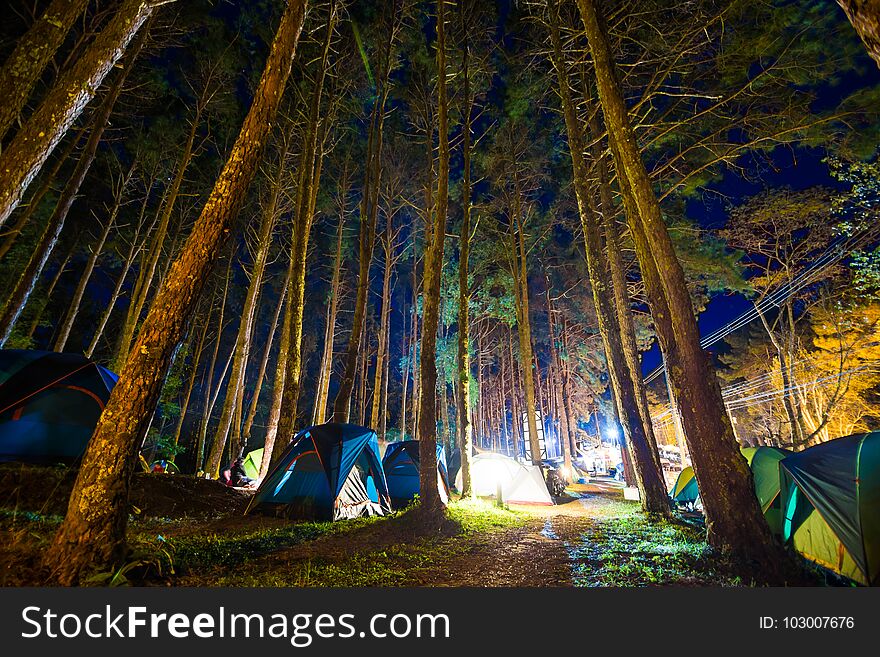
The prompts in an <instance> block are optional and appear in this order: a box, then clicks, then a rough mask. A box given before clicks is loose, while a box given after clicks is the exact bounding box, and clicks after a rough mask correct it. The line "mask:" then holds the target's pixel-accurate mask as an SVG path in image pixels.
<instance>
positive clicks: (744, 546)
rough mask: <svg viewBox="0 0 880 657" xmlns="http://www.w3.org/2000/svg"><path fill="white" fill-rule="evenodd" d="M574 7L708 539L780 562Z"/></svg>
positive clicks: (607, 65)
mask: <svg viewBox="0 0 880 657" xmlns="http://www.w3.org/2000/svg"><path fill="white" fill-rule="evenodd" d="M578 6H579V9H580V13H581V18H582V19H583V23H584V28H585V31H586V34H587V39H588V41H589V44H590V52H591V54H592V57H593V66H594V71H595V74H596V80H597V87H598V91H599V99H600V101H601V104H602V111H603V115H604V117H605V124H606V126H607V129H608V135H609V141H610V145H611V151H612V155H613V157H614V162H615V167H616V169H617V174H618V176H617V177H618V182H619V183H620V185H621V192H622V193H623V196H624V199H625V206H624V207H625V209H626V212H627V220H628V222H629V225H630V230H631V231H632V234H633V239H634V241H635V245H636V254H637V256H638V259H639V265H640V268H641V271H642V277H643V279H644V281H645V287H646V290H647V292H648V297H649V302H650V305H651V311H652V316H653V317H654V321H655V326H656V328H657V334H658V337H659V338H660V343H661V348H662V349H663V352H664V354H665V355H666V359H667V372H668V373H669V376H670V380H671V382H672V386H673V388H674V390H675V393H676V398H677V400H678V402H679V406H680V410H681V413H682V421H683V422H684V425H685V431H686V434H687V435H686V438H687V441H688V448H689V449H690V453H691V458H692V459H693V466H694V473H695V474H696V477H697V482H698V485H699V486H700V497H701V499H702V500H703V508H704V510H705V513H706V521H707V522H706V527H707V533H708V540H709V542H710V543H711V544H712V545H714V546H716V547H719V548H721V549H726V550H731V551H733V552H736V553H738V554H739V555H740V556H742V557H746V558H752V559H754V560H756V561H758V562H761V563H768V564H774V563H777V561H776V559H777V557H778V550H777V548H776V546H775V544H774V541H773V537H772V535H771V534H770V529H769V527H768V526H767V522H766V520H765V519H764V517H763V514H762V513H761V508H760V506H759V505H758V501H757V498H756V497H755V491H754V487H753V480H752V473H751V470H750V469H749V467H748V464H747V463H746V461H745V459H744V458H743V457H742V455H741V454H740V452H739V449H738V447H737V443H736V439H735V438H734V435H733V428H732V427H731V425H730V418H729V417H728V415H727V413H726V411H725V408H724V402H723V399H722V397H721V389H720V387H719V385H718V381H717V379H716V378H715V375H714V372H713V371H712V369H711V368H712V365H711V362H710V361H709V359H708V357H707V355H706V354H705V353H704V352H703V350H702V348H701V347H700V333H699V329H698V327H697V322H696V318H695V317H694V309H693V305H692V303H691V298H690V294H689V292H688V288H687V284H686V281H685V278H684V272H683V271H682V268H681V263H680V262H679V261H678V258H677V257H676V255H675V250H674V248H673V246H672V240H671V239H670V237H669V232H668V230H667V228H666V226H665V224H664V223H663V217H662V214H661V212H660V204H659V202H658V201H657V197H656V195H655V194H654V190H653V188H652V186H651V180H650V178H649V176H648V172H647V170H646V169H645V165H644V162H643V161H642V159H641V154H640V152H639V148H638V144H637V143H636V138H635V134H634V133H633V129H632V125H631V124H630V121H629V115H628V113H627V108H626V104H625V103H624V100H623V95H622V93H621V91H620V87H619V84H618V82H617V78H616V72H615V68H614V61H613V58H612V55H611V46H610V44H609V41H608V36H607V34H606V32H605V30H604V27H603V26H602V24H601V19H600V15H599V14H598V12H597V10H596V7H595V3H594V1H593V0H578ZM627 199H628V200H627ZM627 203H628V205H627Z"/></svg>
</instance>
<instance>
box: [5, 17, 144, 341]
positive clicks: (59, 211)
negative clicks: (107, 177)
mask: <svg viewBox="0 0 880 657" xmlns="http://www.w3.org/2000/svg"><path fill="white" fill-rule="evenodd" d="M146 35H147V31H146V30H145V31H143V32H141V35H140V37H138V39H137V40H136V42H135V45H134V47H133V49H132V52H131V53H130V57H129V61H128V62H127V64H126V65H125V66H124V67H123V69H122V71H121V72H120V73H119V75H117V76H116V80H115V81H114V82H113V84H112V85H111V86H110V89H109V90H108V91H107V96H106V97H105V98H104V100H103V102H102V103H101V105H100V107H99V108H98V109H97V110H96V112H97V113H96V115H95V118H94V120H93V122H92V132H91V134H90V135H89V139H88V141H87V142H86V145H85V147H84V149H83V152H82V154H81V155H80V158H79V161H77V163H76V167H75V168H74V170H73V173H72V174H71V175H70V179H69V180H68V181H67V184H66V185H65V186H64V190H63V191H62V192H61V196H60V197H59V199H58V202H57V203H56V205H55V210H54V211H53V212H52V216H51V217H50V218H49V223H48V224H47V225H46V228H45V230H44V231H43V234H42V236H41V237H40V241H39V242H38V243H37V248H36V249H35V250H34V253H33V254H32V255H31V258H30V260H29V261H28V264H27V266H26V267H25V269H24V271H23V272H22V274H21V276H20V277H19V279H18V282H17V283H16V285H15V288H14V289H13V291H12V293H11V294H10V295H9V298H8V299H7V301H6V306H5V307H4V309H3V314H2V316H0V346H2V345H3V344H5V343H6V341H7V340H8V339H9V336H10V335H11V333H12V329H13V328H14V327H15V322H16V321H17V320H18V317H19V315H20V314H21V311H22V310H24V307H25V305H26V304H27V302H28V299H29V298H30V295H31V292H33V289H34V286H35V285H36V284H37V281H38V280H39V278H40V274H42V272H43V267H45V265H46V262H47V261H48V259H49V256H50V255H52V251H53V250H54V249H55V245H56V244H57V243H58V238H59V237H60V236H61V230H62V229H63V228H64V222H65V221H66V219H67V215H68V213H69V212H70V208H71V207H72V206H73V203H74V201H75V200H76V198H77V194H79V190H80V187H82V184H83V181H84V180H85V178H86V174H87V173H88V172H89V169H90V168H91V166H92V162H94V161H95V155H96V154H97V152H98V145H99V144H100V143H101V139H102V138H103V136H104V131H105V130H106V128H107V126H108V125H109V122H110V115H111V113H112V112H113V107H114V106H115V105H116V100H117V99H118V98H119V94H120V93H121V92H122V85H123V83H124V82H125V78H126V77H127V75H128V73H129V72H130V71H131V69H132V68H133V67H134V62H135V60H136V59H137V55H138V54H139V52H140V49H141V47H142V46H143V44H144V41H145V40H146ZM62 136H63V135H62ZM16 139H18V137H16ZM58 139H59V140H60V139H61V136H59V137H58ZM10 148H11V147H10ZM8 153H9V150H7V151H6V152H5V153H4V154H3V156H2V157H3V158H5V157H6V155H8ZM47 157H48V154H47ZM44 159H45V158H44ZM4 162H5V159H0V171H2V170H3V163H4ZM34 174H36V172H34ZM2 178H3V174H2V173H0V180H2ZM0 185H2V183H0ZM22 191H23V190H22ZM2 194H3V191H2V187H0V197H2ZM0 204H2V200H0ZM0 223H2V222H0Z"/></svg>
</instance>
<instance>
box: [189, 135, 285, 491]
mask: <svg viewBox="0 0 880 657" xmlns="http://www.w3.org/2000/svg"><path fill="white" fill-rule="evenodd" d="M283 143H284V146H283V147H281V148H280V149H279V154H278V168H277V170H276V172H275V178H274V180H273V181H272V190H271V191H270V193H269V194H270V196H269V203H268V206H267V207H266V210H265V212H264V213H263V220H262V222H261V223H260V232H259V235H258V237H257V246H256V255H255V257H254V265H253V267H252V268H251V277H250V283H249V284H248V289H247V293H246V294H245V299H244V304H243V306H242V313H241V322H240V323H239V325H238V333H237V334H236V337H235V349H234V351H235V356H234V357H233V360H232V373H231V374H230V376H229V384H228V385H227V386H226V397H225V399H224V400H223V410H222V411H221V414H220V422H219V425H218V426H217V431H216V433H215V434H214V442H213V443H212V445H211V451H210V454H209V456H208V462H207V466H206V471H207V472H208V474H209V475H211V476H212V477H214V478H216V477H218V476H219V474H220V464H221V458H222V457H223V450H224V448H225V446H226V441H227V438H228V435H229V431H230V428H231V427H232V423H233V417H234V411H235V408H236V405H237V403H238V401H239V400H240V398H241V397H242V395H243V394H244V390H243V388H244V380H245V374H246V373H247V363H248V358H249V356H250V351H251V340H252V338H253V333H254V317H255V315H256V311H257V305H258V300H259V297H260V290H261V289H262V287H263V276H264V274H265V272H266V263H267V262H268V261H269V249H270V248H271V246H272V234H273V233H274V231H275V222H276V220H277V218H278V214H279V210H278V201H279V198H280V196H281V189H282V178H283V177H284V176H285V174H286V170H285V166H284V165H285V159H286V158H287V143H288V139H287V136H284V137H283ZM233 456H237V455H235V454H234V455H233Z"/></svg>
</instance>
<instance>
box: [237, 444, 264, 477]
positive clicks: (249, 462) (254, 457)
mask: <svg viewBox="0 0 880 657" xmlns="http://www.w3.org/2000/svg"><path fill="white" fill-rule="evenodd" d="M262 462H263V448H262V447H260V448H259V449H255V450H252V451H250V452H248V453H247V454H245V455H244V458H243V459H242V462H241V466H242V467H243V468H244V473H245V474H246V475H247V476H248V477H250V478H251V479H255V480H256V479H259V478H260V464H261V463H262Z"/></svg>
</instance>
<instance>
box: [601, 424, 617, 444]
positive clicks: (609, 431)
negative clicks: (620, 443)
mask: <svg viewBox="0 0 880 657" xmlns="http://www.w3.org/2000/svg"><path fill="white" fill-rule="evenodd" d="M605 437H606V438H610V439H611V440H614V441H616V440H620V429H618V428H617V425H615V424H609V425H608V426H607V427H605Z"/></svg>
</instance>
